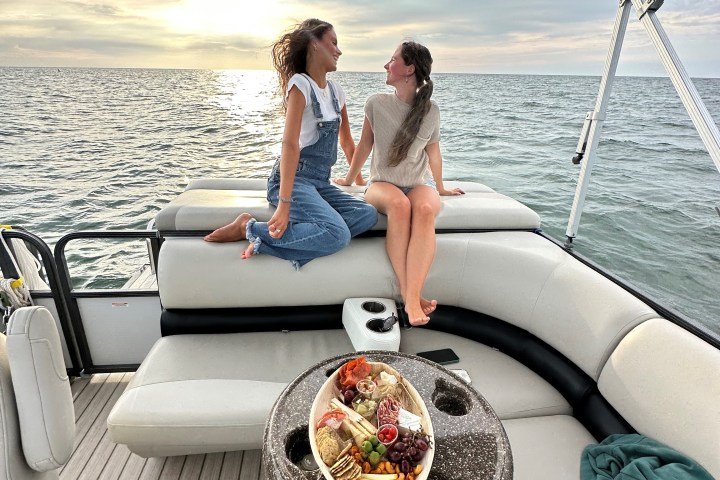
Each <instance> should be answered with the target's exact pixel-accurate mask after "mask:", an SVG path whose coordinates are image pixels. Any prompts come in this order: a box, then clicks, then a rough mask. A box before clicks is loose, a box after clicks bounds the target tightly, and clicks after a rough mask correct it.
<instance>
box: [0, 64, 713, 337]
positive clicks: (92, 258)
mask: <svg viewBox="0 0 720 480" xmlns="http://www.w3.org/2000/svg"><path fill="white" fill-rule="evenodd" d="M598 70H600V67H598ZM334 78H335V79H336V80H338V81H339V82H340V83H341V84H342V85H343V87H344V88H345V90H346V92H347V95H348V113H349V117H350V122H351V125H352V131H353V135H354V137H355V138H356V139H358V138H359V133H360V127H361V125H362V115H363V114H362V107H363V104H364V101H365V99H366V98H367V97H368V96H369V95H370V94H372V93H375V92H378V91H389V89H388V87H387V86H385V85H384V74H383V73H350V72H338V73H336V74H334ZM434 79H435V93H434V96H433V98H434V99H435V100H436V101H437V102H438V104H439V105H440V109H441V116H442V127H441V136H442V139H441V148H442V151H443V156H444V173H445V175H444V176H445V178H446V179H457V180H473V181H479V182H482V183H484V184H487V185H489V186H490V187H492V188H494V189H495V190H497V191H499V192H501V193H504V194H506V195H509V196H512V197H514V198H516V199H518V200H519V201H521V202H523V203H525V204H526V205H528V206H529V207H531V208H533V209H534V210H535V211H537V212H538V213H539V214H540V216H541V218H542V222H543V229H544V230H545V231H546V232H547V233H549V234H550V235H552V236H554V237H555V238H559V239H563V238H564V234H565V228H566V225H567V219H568V216H569V212H570V207H571V205H572V199H573V195H574V191H575V185H576V182H577V176H578V173H579V166H576V165H573V164H572V163H571V158H572V156H573V155H574V151H575V147H576V145H577V141H578V136H579V133H580V129H581V127H582V124H583V119H584V116H585V113H586V112H587V111H590V110H592V109H593V108H594V105H595V97H596V95H597V90H598V86H599V82H600V77H599V76H597V77H591V76H588V77H584V76H527V75H470V74H436V75H434ZM276 85H277V83H276V80H275V77H274V75H273V73H271V72H265V71H209V70H141V69H68V68H61V69H57V68H7V67H0V224H13V225H18V226H23V227H25V228H27V229H28V230H30V231H31V232H33V233H35V234H37V235H39V236H40V237H41V238H43V239H44V240H45V241H46V242H47V243H48V244H50V245H51V247H52V246H53V245H54V243H55V242H56V241H57V239H58V238H60V237H61V236H62V235H64V234H66V233H69V232H72V231H77V230H95V229H114V230H126V229H143V228H145V226H146V225H147V223H148V221H150V220H151V219H152V218H153V216H154V214H155V213H156V212H157V211H158V210H159V209H160V208H161V207H162V206H163V205H164V204H166V203H167V202H169V201H170V200H171V199H172V198H173V197H174V196H176V195H177V194H178V193H180V192H181V191H182V190H183V188H184V187H185V185H186V184H187V182H188V180H190V179H193V178H200V177H258V178H264V177H266V176H267V174H268V172H269V170H270V167H271V165H272V163H273V161H274V159H275V157H276V156H277V155H278V154H279V151H280V140H281V137H282V127H283V116H282V112H281V110H280V103H279V99H278V97H277V95H275V92H276ZM695 85H696V87H697V89H698V91H699V92H700V95H701V97H702V98H703V100H704V101H705V103H706V105H707V107H708V109H709V110H710V113H711V114H712V116H713V118H714V119H715V120H716V122H717V121H718V120H720V79H696V80H695ZM345 169H346V166H345V159H344V157H342V155H341V158H340V160H339V161H338V165H337V166H336V170H337V174H338V175H342V174H344V172H345ZM719 205H720V173H718V172H717V170H716V169H715V166H714V164H713V162H712V160H711V159H710V156H709V155H708V153H707V152H706V151H705V149H704V147H703V145H702V142H701V141H700V138H699V136H698V134H697V133H696V131H695V130H694V128H693V126H692V123H691V121H690V119H689V117H688V115H687V113H686V112H685V110H684V108H683V106H682V104H681V103H680V100H679V99H678V98H677V95H676V93H675V91H674V88H673V87H672V84H671V83H670V81H669V79H667V78H638V77H620V78H618V79H617V81H616V83H615V86H614V88H613V94H612V97H611V101H610V104H609V107H608V115H607V120H606V122H605V126H604V129H603V136H602V139H601V141H600V146H599V150H598V163H597V164H596V165H595V168H594V170H593V178H592V182H591V185H590V189H589V192H588V195H587V199H586V204H585V210H584V213H583V215H582V221H581V224H580V229H579V232H578V237H577V239H576V240H575V246H576V249H577V251H578V252H579V253H582V254H583V255H585V256H587V257H589V258H590V259H591V260H593V261H595V262H596V263H598V264H599V265H601V266H603V267H605V268H607V269H609V270H610V271H612V272H614V273H615V274H617V275H618V276H620V277H621V278H623V279H625V280H626V281H628V282H629V283H631V284H633V285H635V286H636V287H638V288H639V289H640V290H642V291H644V292H646V293H647V294H648V295H650V296H651V297H652V298H655V299H657V300H658V301H659V302H660V303H662V304H664V305H666V306H668V307H670V308H673V309H675V310H677V311H679V312H680V313H682V314H684V315H685V316H687V317H689V318H690V319H691V320H692V321H695V322H698V323H699V324H701V325H703V326H704V327H705V328H707V329H709V330H711V331H713V332H715V333H716V334H720V302H718V300H717V299H718V296H719V295H718V289H719V286H720V251H719V250H718V246H717V238H718V235H719V234H720V217H719V216H718V213H717V212H716V210H715V207H716V206H719ZM71 247H72V248H70V247H69V248H68V261H69V264H70V267H71V272H72V274H73V276H74V282H75V285H76V286H78V287H86V288H108V287H117V286H120V285H122V284H123V283H124V281H125V280H126V279H127V278H128V277H129V276H130V275H131V274H132V273H133V271H134V270H136V269H137V267H138V266H139V265H141V264H142V263H143V261H144V258H143V257H144V255H145V250H144V246H143V245H142V242H136V243H135V244H130V245H128V244H127V243H115V242H104V243H103V242H100V243H97V242H91V241H87V242H86V241H82V242H74V243H73V244H71Z"/></svg>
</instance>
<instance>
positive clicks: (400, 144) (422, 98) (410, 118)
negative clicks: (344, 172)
mask: <svg viewBox="0 0 720 480" xmlns="http://www.w3.org/2000/svg"><path fill="white" fill-rule="evenodd" d="M400 54H401V55H402V59H403V61H404V62H405V65H414V66H415V81H416V82H417V85H418V89H417V92H416V93H415V98H414V99H413V103H412V106H411V107H410V111H409V112H408V114H407V116H406V117H405V120H403V123H402V125H400V129H398V131H397V133H396V134H395V138H394V139H393V141H392V144H391V145H390V152H389V154H388V159H389V163H390V165H391V166H393V167H394V166H397V165H398V164H400V162H402V161H403V160H405V158H406V157H407V154H408V151H409V150H410V145H412V142H413V141H414V140H415V137H417V134H418V132H419V131H420V125H421V124H422V121H423V119H424V118H425V115H427V113H428V112H429V111H430V105H431V104H430V97H432V93H433V82H432V80H430V71H431V70H432V62H433V59H432V56H430V50H428V49H427V47H425V46H423V45H420V44H419V43H416V42H403V44H402V48H401V50H400Z"/></svg>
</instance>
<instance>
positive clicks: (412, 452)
mask: <svg viewBox="0 0 720 480" xmlns="http://www.w3.org/2000/svg"><path fill="white" fill-rule="evenodd" d="M406 452H407V454H408V456H409V457H412V456H414V455H415V454H416V453H417V448H415V447H413V446H412V445H411V446H409V447H408V448H407V450H406Z"/></svg>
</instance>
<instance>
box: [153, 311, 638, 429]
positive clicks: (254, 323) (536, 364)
mask: <svg viewBox="0 0 720 480" xmlns="http://www.w3.org/2000/svg"><path fill="white" fill-rule="evenodd" d="M342 308H343V307H342V305H320V306H298V307H259V308H215V309H170V310H163V312H162V316H161V320H160V329H161V332H162V335H163V336H169V335H182V334H193V333H194V334H197V333H236V332H261V331H280V330H326V329H337V328H343V326H342ZM431 318H432V321H431V322H430V323H429V324H428V326H427V327H425V328H429V329H432V330H437V331H440V332H445V333H451V334H453V335H458V336H460V337H464V338H467V339H470V340H474V341H476V342H479V343H482V344H484V345H487V346H489V347H492V348H497V349H498V350H499V351H501V352H503V353H505V354H507V355H509V356H510V357H512V358H514V359H515V360H517V361H519V362H520V363H522V364H523V365H525V366H526V367H528V368H530V369H531V370H532V371H534V372H535V373H537V374H538V375H540V376H541V377H542V378H543V379H545V380H546V381H547V382H548V383H550V385H552V386H553V387H554V388H555V389H557V390H558V391H559V392H560V393H561V394H562V395H563V396H564V397H565V399H566V400H567V402H568V403H569V404H570V406H571V407H572V409H573V415H574V416H575V418H576V419H577V420H578V421H580V423H582V424H583V426H584V427H585V428H586V429H587V430H588V431H589V432H590V434H592V435H593V436H594V437H595V438H596V439H597V440H602V439H604V438H605V437H607V436H608V435H611V434H614V433H635V430H634V429H633V428H632V426H630V424H628V423H627V422H626V421H625V419H624V418H622V416H621V415H620V414H619V413H618V412H617V411H616V410H615V409H614V408H613V407H612V406H611V405H610V403H608V401H607V400H605V398H604V397H603V396H602V394H601V393H600V391H599V390H598V387H597V383H596V382H595V381H594V380H593V379H592V378H591V377H590V376H589V375H587V374H586V373H585V372H583V371H582V370H581V369H580V368H579V367H577V366H576V365H575V364H574V363H572V362H571V361H570V360H569V359H568V358H567V357H565V356H564V355H563V354H562V353H560V352H559V351H557V350H556V349H555V348H553V347H552V346H550V345H549V344H547V343H545V342H544V341H542V340H540V339H539V338H538V337H536V336H535V335H533V334H531V333H530V332H528V331H527V330H523V329H522V328H519V327H516V326H514V325H511V324H509V323H506V322H504V321H502V320H499V319H497V318H495V317H491V316H489V315H485V314H482V313H477V312H474V311H472V310H468V309H465V308H459V307H450V306H445V305H442V306H440V307H439V308H438V309H437V311H435V312H434V313H433V314H432V315H431Z"/></svg>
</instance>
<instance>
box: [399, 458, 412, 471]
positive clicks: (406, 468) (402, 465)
mask: <svg viewBox="0 0 720 480" xmlns="http://www.w3.org/2000/svg"><path fill="white" fill-rule="evenodd" d="M400 471H401V472H402V473H410V462H408V461H407V460H403V461H402V462H400Z"/></svg>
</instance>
